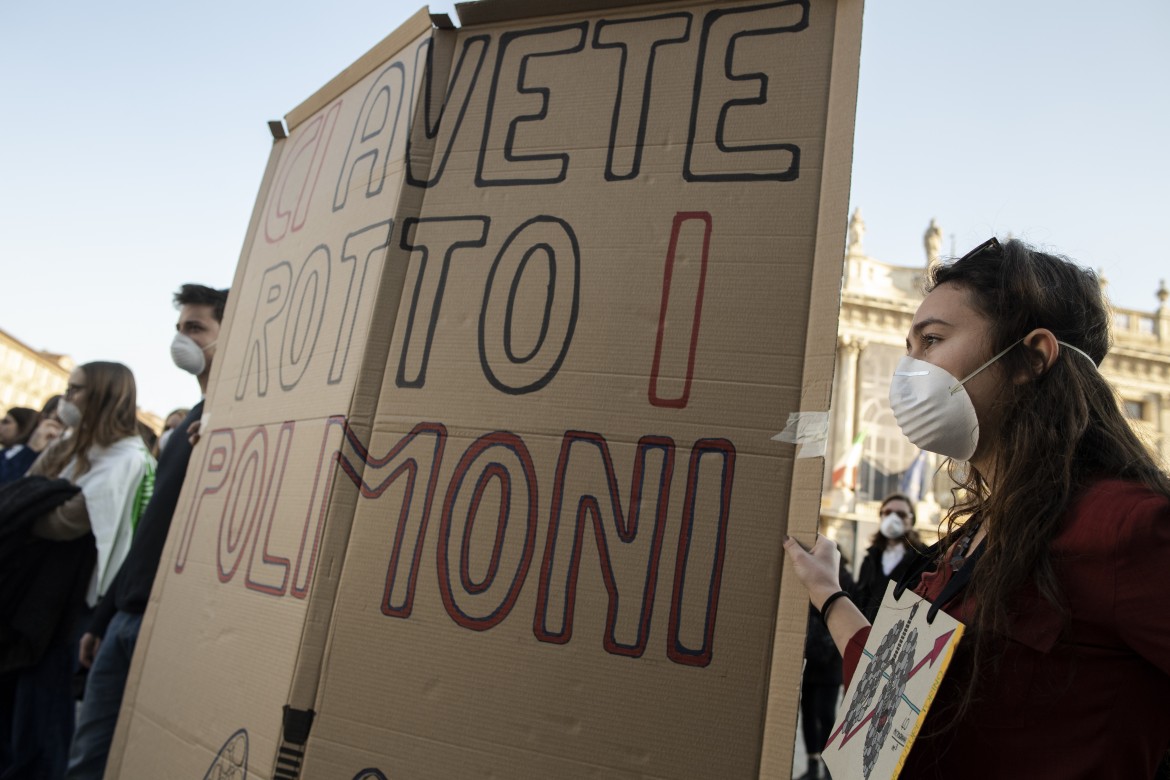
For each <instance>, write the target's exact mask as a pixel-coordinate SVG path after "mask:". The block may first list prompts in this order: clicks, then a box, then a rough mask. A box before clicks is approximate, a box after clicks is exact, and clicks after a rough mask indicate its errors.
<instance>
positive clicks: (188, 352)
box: [171, 333, 215, 376]
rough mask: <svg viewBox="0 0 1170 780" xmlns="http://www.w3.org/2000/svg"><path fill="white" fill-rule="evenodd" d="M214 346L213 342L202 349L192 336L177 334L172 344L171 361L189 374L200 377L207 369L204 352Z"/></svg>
mask: <svg viewBox="0 0 1170 780" xmlns="http://www.w3.org/2000/svg"><path fill="white" fill-rule="evenodd" d="M214 346H215V342H214V341H213V342H211V343H210V344H208V345H207V346H206V347H201V346H199V345H198V344H196V343H195V340H194V339H192V338H191V337H190V336H187V335H185V334H183V333H176V334H175V338H174V340H173V341H172V342H171V360H173V361H175V365H176V366H178V367H179V368H181V369H183V370H184V371H186V372H187V373H188V374H194V375H195V376H199V375H200V374H202V373H203V371H204V370H205V369H206V368H207V356H206V355H204V354H203V350H204V349H210V348H211V347H214Z"/></svg>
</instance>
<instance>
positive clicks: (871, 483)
mask: <svg viewBox="0 0 1170 780" xmlns="http://www.w3.org/2000/svg"><path fill="white" fill-rule="evenodd" d="M904 354H905V350H904V349H902V348H900V347H894V346H887V345H884V344H872V345H870V346H868V347H866V349H865V351H864V352H863V353H862V354H861V365H860V367H859V368H860V374H861V376H860V377H859V379H860V393H859V396H860V397H859V399H858V402H859V406H858V410H859V420H860V426H861V429H862V430H864V431H865V432H866V437H865V443H864V445H863V446H862V456H861V466H860V468H859V469H858V475H857V478H858V486H857V498H858V500H860V501H880V500H881V499H883V498H885V497H886V496H887V495H889V494H890V493H895V492H897V491H898V489H899V487H900V485H901V482H902V475H903V474H904V473H905V472H906V470H907V469H909V468H910V466H911V464H912V463H913V462H914V458H915V457H916V456H917V455H918V448H917V447H915V446H914V445H913V444H911V443H910V441H909V440H908V439H907V438H906V437H905V436H904V435H903V434H902V430H901V429H900V428H899V427H898V422H897V420H895V419H894V413H893V412H892V411H890V401H889V392H890V377H891V376H893V374H894V368H895V366H897V364H898V361H899V360H900V359H901V358H902V355H904Z"/></svg>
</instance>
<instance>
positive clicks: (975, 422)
mask: <svg viewBox="0 0 1170 780" xmlns="http://www.w3.org/2000/svg"><path fill="white" fill-rule="evenodd" d="M1020 341H1023V339H1020V340H1019V341H1016V342H1014V343H1013V344H1011V345H1010V346H1009V347H1008V348H1007V349H1005V350H1003V351H1002V352H1000V353H999V354H997V355H995V356H994V357H993V358H991V360H988V361H987V362H986V363H984V364H983V365H981V366H979V368H977V369H975V370H974V371H972V372H971V373H970V374H968V375H967V376H965V377H964V378H962V379H956V378H955V377H953V376H951V375H950V374H949V373H947V372H946V371H945V370H943V369H941V368H939V367H938V366H936V365H934V364H933V363H927V362H926V361H924V360H916V359H914V358H912V357H910V356H909V355H906V356H905V357H903V358H902V359H901V360H899V361H898V367H897V368H896V369H895V370H894V376H893V378H892V379H891V380H890V409H891V410H892V411H893V412H894V419H895V420H897V421H898V427H899V428H901V429H902V433H904V434H906V438H907V439H909V440H910V442H911V443H912V444H914V445H915V446H917V447H918V449H920V450H926V451H927V452H934V453H937V454H939V455H943V456H945V457H948V458H954V459H955V460H970V458H971V456H972V455H974V454H975V448H976V447H977V446H978V445H979V418H978V417H976V415H975V405H974V404H972V403H971V396H969V395H967V390H966V388H964V387H963V385H965V384H967V383H968V382H970V381H971V380H972V379H974V378H975V377H976V376H977V375H978V374H979V372H980V371H982V370H983V369H985V368H987V367H988V366H990V365H991V364H992V363H994V362H995V361H997V360H999V359H1000V358H1001V357H1003V356H1004V355H1006V354H1007V353H1008V352H1009V351H1010V350H1011V349H1012V347H1014V346H1016V344H1019V343H1020ZM1056 343H1057V344H1060V345H1061V346H1063V347H1068V348H1069V349H1070V350H1072V351H1073V352H1076V353H1078V354H1080V355H1083V356H1084V357H1085V359H1086V360H1088V361H1089V362H1090V363H1092V364H1093V366H1094V368H1095V367H1096V365H1097V363H1096V361H1094V360H1093V358H1092V357H1090V356H1089V354H1088V353H1086V352H1085V351H1084V350H1082V349H1078V348H1077V347H1074V346H1073V345H1072V344H1069V343H1068V342H1065V341H1059V340H1058V341H1057V342H1056Z"/></svg>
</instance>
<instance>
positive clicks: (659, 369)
mask: <svg viewBox="0 0 1170 780" xmlns="http://www.w3.org/2000/svg"><path fill="white" fill-rule="evenodd" d="M687 222H701V223H702V228H703V229H702V233H701V234H700V233H698V232H697V231H695V230H693V229H688V230H687V240H686V241H684V242H682V245H683V247H685V249H684V250H682V251H680V249H679V244H680V242H679V235H680V234H681V233H682V231H683V225H684V224H686V223H687ZM691 227H692V228H694V227H698V225H695V226H691ZM710 248H711V215H710V214H709V213H708V212H706V211H680V212H678V213H677V214H675V215H674V225H673V227H672V228H671V231H670V248H669V249H667V252H666V270H665V271H664V272H663V275H662V307H661V309H660V310H659V314H658V337H657V339H656V340H655V342H654V365H653V367H652V368H651V369H650V404H651V405H652V406H664V407H668V408H672V409H683V408H685V407H686V405H687V402H688V401H689V400H690V397H691V380H692V379H694V376H695V349H696V347H697V346H698V344H699V320H700V317H701V315H702V313H703V289H704V287H705V286H706V283H707V255H708V252H709V250H710ZM676 260H678V261H679V262H677V263H676ZM696 261H698V262H696ZM696 266H697V267H696ZM684 271H687V272H689V273H686V274H684ZM696 277H697V278H696ZM671 292H675V293H676V295H675V296H674V297H675V301H676V302H675V311H674V314H673V316H670V321H671V322H672V323H674V322H678V323H679V324H678V325H672V326H671V327H669V328H668V327H667V318H668V315H670V298H671ZM688 315H689V316H688ZM687 320H689V321H690V338H689V340H685V341H684V340H683V339H682V338H680V337H681V336H682V335H683V334H681V333H679V334H678V335H674V336H673V337H671V338H670V339H669V343H667V345H666V346H667V348H666V350H664V349H663V344H664V342H666V341H667V337H668V336H671V334H673V333H675V332H677V331H678V329H679V328H682V327H685V325H684V324H683V323H685V322H686V321H687ZM683 354H685V355H686V373H685V378H684V379H683V381H682V388H681V392H679V394H678V395H677V396H675V397H673V398H671V397H665V396H663V395H662V388H660V387H659V382H660V381H662V383H663V384H668V382H667V381H663V380H664V379H666V378H670V379H671V380H673V381H670V382H669V384H671V385H674V386H676V387H677V385H678V381H677V377H679V376H680V375H682V374H683V372H682V363H683V361H682V356H683ZM664 355H665V358H664ZM664 369H665V370H664Z"/></svg>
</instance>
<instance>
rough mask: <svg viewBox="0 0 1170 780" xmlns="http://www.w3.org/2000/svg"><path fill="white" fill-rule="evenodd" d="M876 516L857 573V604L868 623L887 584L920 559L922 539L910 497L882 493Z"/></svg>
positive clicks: (879, 602) (911, 568)
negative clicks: (915, 525)
mask: <svg viewBox="0 0 1170 780" xmlns="http://www.w3.org/2000/svg"><path fill="white" fill-rule="evenodd" d="M878 518H880V519H879V524H878V530H877V533H875V534H874V535H873V538H872V539H870V542H869V550H868V551H867V552H866V554H865V558H864V559H863V560H862V561H861V570H860V571H859V572H858V575H857V589H856V593H857V596H856V598H857V606H858V608H860V609H861V614H863V615H865V619H866V620H868V621H869V622H870V623H872V622H873V619H874V616H875V615H877V612H878V607H880V606H881V604H882V597H883V596H885V594H886V585H887V583H889V582H890V581H891V580H892V581H893V582H901V581H902V578H903V577H905V576H906V573H907V572H910V571H913V570H915V569H916V568H918V566H919V565H920V564H921V562H922V553H921V552H920V551H921V550H922V542H921V540H920V539H919V538H918V532H917V531H915V530H914V505H913V504H911V503H910V499H909V498H907V497H906V496H904V495H902V494H901V493H893V494H891V495H888V496H886V497H885V499H884V500H883V501H882V504H881V508H880V509H878ZM846 590H848V588H846Z"/></svg>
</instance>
